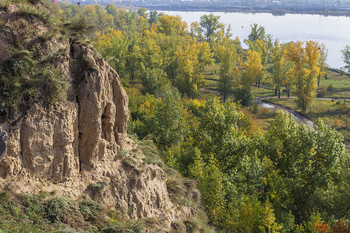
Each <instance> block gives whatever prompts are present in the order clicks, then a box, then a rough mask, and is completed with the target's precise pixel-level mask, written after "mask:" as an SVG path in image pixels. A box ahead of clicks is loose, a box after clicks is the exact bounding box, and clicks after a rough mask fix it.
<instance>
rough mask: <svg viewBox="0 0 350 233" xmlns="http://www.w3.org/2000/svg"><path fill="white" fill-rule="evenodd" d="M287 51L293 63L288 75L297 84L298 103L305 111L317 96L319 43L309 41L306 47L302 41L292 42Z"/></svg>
mask: <svg viewBox="0 0 350 233" xmlns="http://www.w3.org/2000/svg"><path fill="white" fill-rule="evenodd" d="M285 53H286V56H287V58H288V59H289V60H290V61H291V63H292V68H291V69H290V70H289V71H288V72H287V75H288V76H289V78H291V79H292V80H293V82H294V84H295V87H296V94H297V105H298V107H299V108H301V110H302V111H303V112H305V111H306V109H307V108H309V107H310V105H311V104H312V101H313V98H314V97H315V96H316V88H317V76H318V75H319V73H320V69H319V67H318V56H319V53H318V43H317V42H314V41H307V42H306V46H305V48H303V43H302V42H300V41H297V42H295V43H290V44H289V45H288V46H287V48H286V50H285Z"/></svg>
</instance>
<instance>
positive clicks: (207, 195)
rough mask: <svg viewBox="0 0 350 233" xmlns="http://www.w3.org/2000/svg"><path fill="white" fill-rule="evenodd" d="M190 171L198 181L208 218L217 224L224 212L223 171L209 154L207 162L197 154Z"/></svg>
mask: <svg viewBox="0 0 350 233" xmlns="http://www.w3.org/2000/svg"><path fill="white" fill-rule="evenodd" d="M191 172H192V175H193V176H194V178H195V179H196V181H197V182H198V188H199V190H200V192H201V199H202V203H203V205H204V208H205V209H206V212H207V214H208V217H209V220H210V221H211V222H212V223H213V224H216V225H219V224H220V222H221V221H222V220H223V217H224V216H225V212H226V200H225V194H226V192H225V187H224V183H223V173H222V172H221V171H220V169H219V167H218V162H217V160H216V159H215V158H214V156H212V155H211V156H210V159H209V162H208V164H206V163H205V162H204V161H203V160H202V158H201V157H200V156H199V155H198V156H197V157H196V158H195V162H194V165H193V167H192V168H191Z"/></svg>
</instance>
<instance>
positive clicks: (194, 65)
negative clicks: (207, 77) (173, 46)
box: [175, 36, 212, 97]
mask: <svg viewBox="0 0 350 233" xmlns="http://www.w3.org/2000/svg"><path fill="white" fill-rule="evenodd" d="M175 55H176V56H177V60H178V62H179V75H178V77H177V80H176V82H175V84H176V86H177V87H178V88H179V90H180V91H181V92H182V93H186V94H187V95H188V96H190V97H193V96H195V95H197V93H198V90H199V87H200V86H202V85H203V82H204V77H203V75H202V72H203V67H204V65H205V64H208V63H211V62H212V53H211V52H210V47H209V45H208V44H207V42H202V43H198V42H197V40H196V39H195V38H192V37H191V36H187V37H186V38H185V40H184V41H183V44H182V46H178V48H177V50H176V52H175Z"/></svg>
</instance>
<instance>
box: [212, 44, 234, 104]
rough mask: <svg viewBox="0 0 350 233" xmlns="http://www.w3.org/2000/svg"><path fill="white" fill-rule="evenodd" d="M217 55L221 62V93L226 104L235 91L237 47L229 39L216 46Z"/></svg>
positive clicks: (219, 85)
mask: <svg viewBox="0 0 350 233" xmlns="http://www.w3.org/2000/svg"><path fill="white" fill-rule="evenodd" d="M215 54H216V56H217V57H218V59H219V61H220V79H219V84H218V87H219V91H220V93H221V95H222V96H223V97H224V102H225V101H226V98H227V96H228V95H230V94H231V93H232V91H233V78H234V73H235V71H234V68H235V63H236V58H237V52H236V46H235V44H234V43H232V41H231V40H229V39H228V38H227V37H225V38H224V39H223V41H222V42H221V43H220V44H219V45H217V46H216V49H215Z"/></svg>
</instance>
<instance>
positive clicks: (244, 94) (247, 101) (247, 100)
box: [233, 88, 254, 106]
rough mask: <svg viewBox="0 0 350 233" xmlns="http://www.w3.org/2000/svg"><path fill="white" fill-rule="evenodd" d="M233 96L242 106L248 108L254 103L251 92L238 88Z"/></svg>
mask: <svg viewBox="0 0 350 233" xmlns="http://www.w3.org/2000/svg"><path fill="white" fill-rule="evenodd" d="M233 94H234V96H235V98H236V99H237V100H238V101H239V102H240V103H241V104H242V105H243V106H249V105H251V104H252V103H253V102H254V95H253V93H252V92H251V91H248V90H245V89H243V88H239V89H236V90H235V91H234V93H233Z"/></svg>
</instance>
